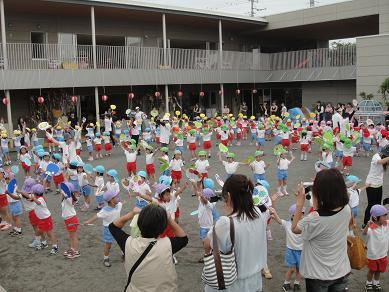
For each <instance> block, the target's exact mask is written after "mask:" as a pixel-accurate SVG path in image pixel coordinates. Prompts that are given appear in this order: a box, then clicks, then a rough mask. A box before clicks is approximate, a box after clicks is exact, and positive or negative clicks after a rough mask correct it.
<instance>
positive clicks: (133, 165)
mask: <svg viewBox="0 0 389 292" xmlns="http://www.w3.org/2000/svg"><path fill="white" fill-rule="evenodd" d="M127 171H128V172H133V173H136V161H135V162H127Z"/></svg>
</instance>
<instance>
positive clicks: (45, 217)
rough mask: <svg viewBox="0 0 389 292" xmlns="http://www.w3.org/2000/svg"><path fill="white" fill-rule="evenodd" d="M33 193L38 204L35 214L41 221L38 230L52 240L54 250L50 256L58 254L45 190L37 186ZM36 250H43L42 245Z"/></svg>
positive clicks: (33, 188) (32, 190) (37, 246)
mask: <svg viewBox="0 0 389 292" xmlns="http://www.w3.org/2000/svg"><path fill="white" fill-rule="evenodd" d="M31 192H32V193H33V195H32V196H31V199H32V200H33V201H34V203H35V204H36V206H35V214H36V217H37V218H38V219H39V221H38V230H39V232H41V233H43V234H45V235H47V237H48V238H49V239H50V240H51V244H52V249H51V251H50V254H52V255H55V254H57V253H58V244H57V238H56V237H55V234H54V231H53V220H52V218H51V212H50V210H49V209H48V208H47V204H46V199H45V198H44V197H43V194H44V192H45V188H44V186H43V185H41V184H35V185H34V186H33V187H32V188H31ZM35 249H36V250H40V249H42V245H41V243H39V244H37V245H36V247H35Z"/></svg>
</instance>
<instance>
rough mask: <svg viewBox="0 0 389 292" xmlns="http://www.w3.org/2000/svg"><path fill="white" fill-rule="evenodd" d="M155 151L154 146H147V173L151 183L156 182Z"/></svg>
mask: <svg viewBox="0 0 389 292" xmlns="http://www.w3.org/2000/svg"><path fill="white" fill-rule="evenodd" d="M154 153H155V152H153V147H151V146H148V147H146V148H145V154H146V155H145V156H146V173H147V178H148V180H149V181H150V184H151V185H153V184H154V183H155V167H154Z"/></svg>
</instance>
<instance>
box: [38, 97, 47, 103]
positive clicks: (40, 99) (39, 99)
mask: <svg viewBox="0 0 389 292" xmlns="http://www.w3.org/2000/svg"><path fill="white" fill-rule="evenodd" d="M44 102H45V99H44V98H43V96H39V97H38V103H40V104H42V103H44Z"/></svg>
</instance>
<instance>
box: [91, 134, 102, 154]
mask: <svg viewBox="0 0 389 292" xmlns="http://www.w3.org/2000/svg"><path fill="white" fill-rule="evenodd" d="M93 143H94V144H95V151H96V159H99V158H103V154H102V153H101V149H102V146H101V137H100V133H96V138H94V139H93Z"/></svg>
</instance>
